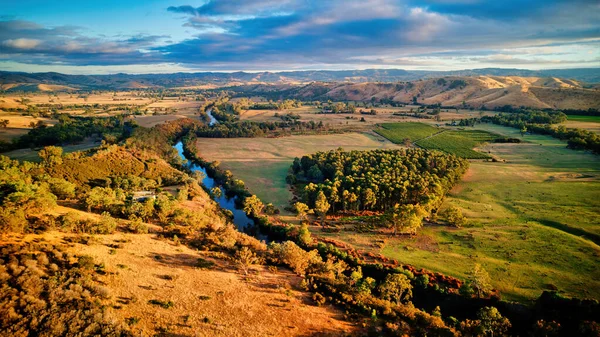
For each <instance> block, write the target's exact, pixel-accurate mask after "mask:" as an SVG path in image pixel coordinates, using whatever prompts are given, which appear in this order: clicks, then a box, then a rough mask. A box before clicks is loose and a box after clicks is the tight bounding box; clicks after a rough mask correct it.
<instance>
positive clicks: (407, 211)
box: [388, 204, 426, 235]
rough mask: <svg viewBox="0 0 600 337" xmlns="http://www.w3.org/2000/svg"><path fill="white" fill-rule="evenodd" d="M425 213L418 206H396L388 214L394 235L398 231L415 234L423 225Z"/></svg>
mask: <svg viewBox="0 0 600 337" xmlns="http://www.w3.org/2000/svg"><path fill="white" fill-rule="evenodd" d="M425 213H426V212H425V209H424V208H423V207H422V206H421V205H418V204H417V205H413V204H406V205H399V204H396V205H395V206H394V208H393V209H392V210H391V211H390V213H388V218H389V219H390V223H391V226H392V229H393V231H394V235H396V233H397V232H398V231H400V232H409V233H411V234H415V233H416V232H417V229H419V228H420V227H421V226H422V225H423V217H424V216H425Z"/></svg>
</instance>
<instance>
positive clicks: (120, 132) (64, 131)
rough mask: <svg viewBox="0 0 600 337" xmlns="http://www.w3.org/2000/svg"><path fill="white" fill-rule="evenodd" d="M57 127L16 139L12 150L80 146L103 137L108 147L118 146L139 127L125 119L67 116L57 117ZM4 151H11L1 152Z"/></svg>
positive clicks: (42, 127) (43, 127)
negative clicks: (92, 139) (50, 146)
mask: <svg viewBox="0 0 600 337" xmlns="http://www.w3.org/2000/svg"><path fill="white" fill-rule="evenodd" d="M57 119H58V123H57V124H56V125H54V126H52V127H49V126H46V125H45V124H39V125H36V126H35V127H34V128H33V129H31V130H30V131H29V132H28V133H27V134H25V135H23V136H21V137H19V138H17V139H16V140H15V141H13V143H12V144H7V146H9V147H10V148H26V147H42V146H48V145H57V144H71V143H76V142H81V141H83V140H84V139H85V138H87V137H90V136H93V135H101V136H102V137H103V139H104V140H105V141H106V142H107V143H111V144H114V143H117V142H118V141H121V140H123V139H125V138H126V137H128V136H129V135H130V134H131V132H132V131H133V129H135V128H136V127H137V126H136V124H135V122H133V121H127V120H126V119H125V116H123V115H119V116H114V117H102V118H100V117H91V118H90V117H73V116H69V115H67V114H60V115H58V116H57ZM2 150H3V151H6V150H9V149H2Z"/></svg>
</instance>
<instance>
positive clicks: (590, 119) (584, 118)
mask: <svg viewBox="0 0 600 337" xmlns="http://www.w3.org/2000/svg"><path fill="white" fill-rule="evenodd" d="M567 120H569V121H575V122H591V123H600V116H579V115H568V116H567Z"/></svg>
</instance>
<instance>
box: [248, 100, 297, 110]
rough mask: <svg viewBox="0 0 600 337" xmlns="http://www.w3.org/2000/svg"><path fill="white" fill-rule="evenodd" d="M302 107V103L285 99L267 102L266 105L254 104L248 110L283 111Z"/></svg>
mask: <svg viewBox="0 0 600 337" xmlns="http://www.w3.org/2000/svg"><path fill="white" fill-rule="evenodd" d="M301 106H302V102H301V101H299V100H295V99H285V100H282V101H277V102H275V101H273V100H269V101H268V102H266V103H254V104H252V105H250V107H249V109H252V110H285V109H293V108H299V107H301Z"/></svg>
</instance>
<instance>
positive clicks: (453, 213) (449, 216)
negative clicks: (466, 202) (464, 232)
mask: <svg viewBox="0 0 600 337" xmlns="http://www.w3.org/2000/svg"><path fill="white" fill-rule="evenodd" d="M444 216H445V217H446V220H447V221H448V223H449V224H450V225H452V226H454V227H458V228H460V227H462V226H463V225H464V224H465V223H466V222H467V218H466V217H465V216H464V215H463V214H462V212H461V211H460V209H459V208H458V207H455V206H450V207H448V208H447V209H446V210H445V211H444Z"/></svg>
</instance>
